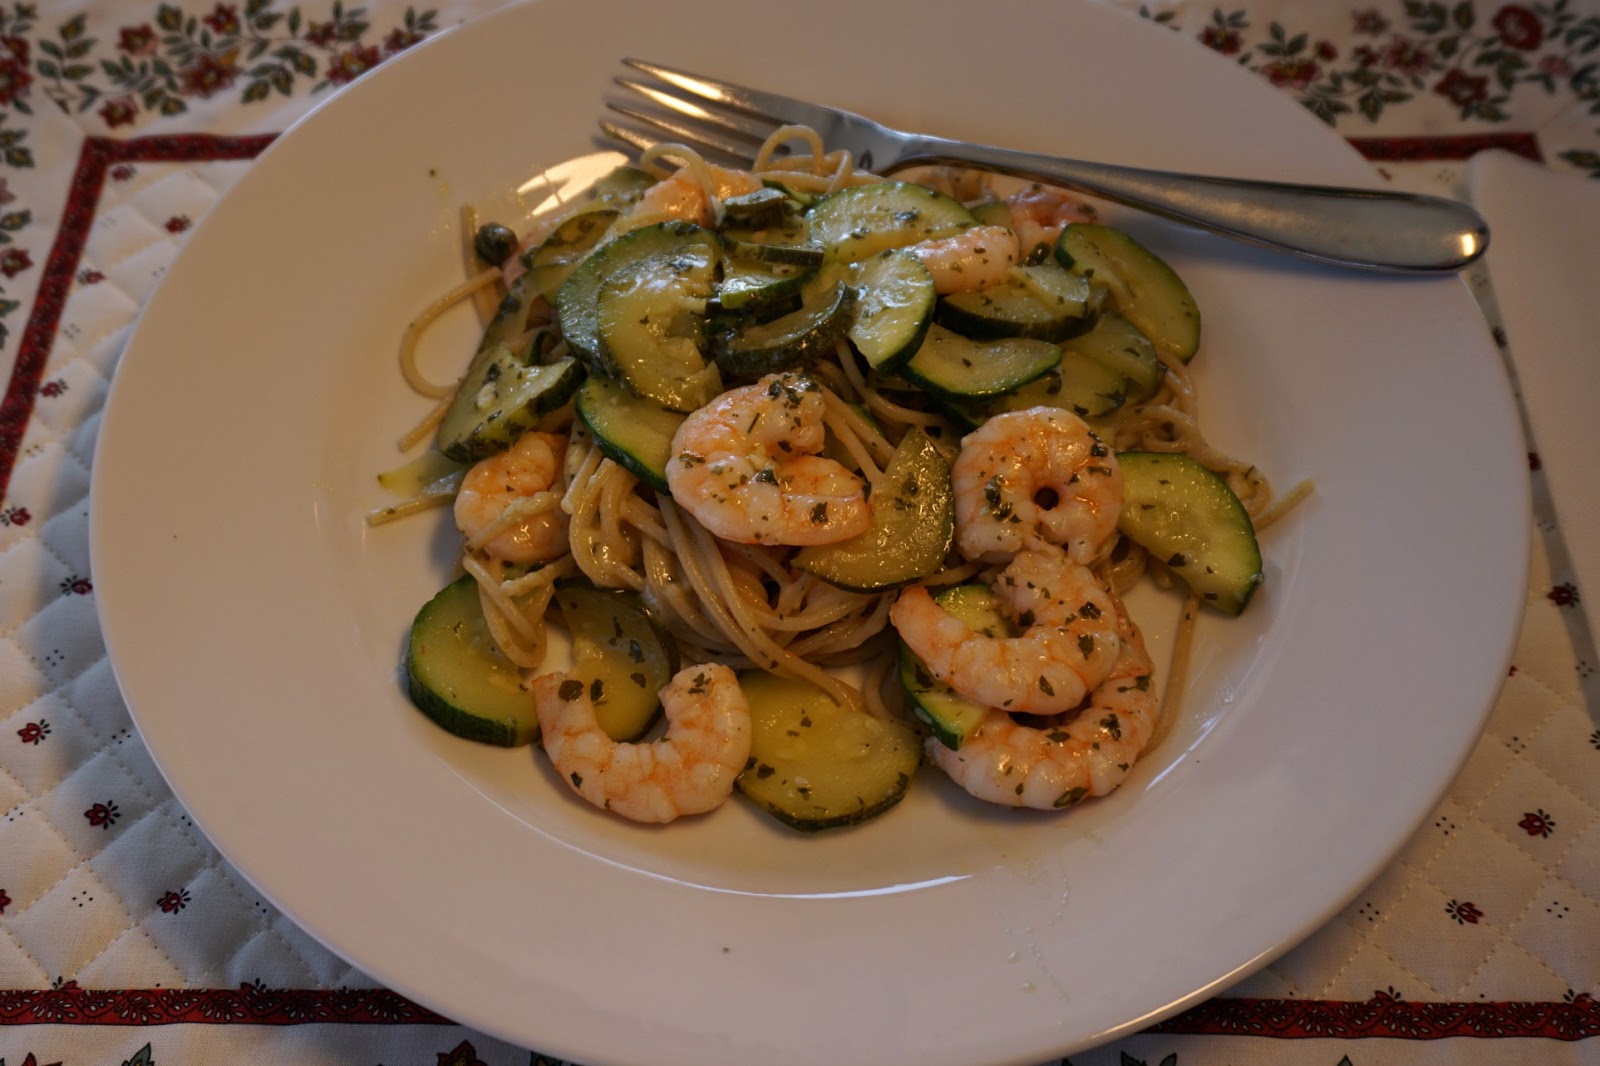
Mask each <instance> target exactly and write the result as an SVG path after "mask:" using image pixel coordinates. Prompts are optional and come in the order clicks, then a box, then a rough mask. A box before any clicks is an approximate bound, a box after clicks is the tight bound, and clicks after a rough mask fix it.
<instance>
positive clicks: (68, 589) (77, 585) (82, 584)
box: [61, 577, 94, 596]
mask: <svg viewBox="0 0 1600 1066" xmlns="http://www.w3.org/2000/svg"><path fill="white" fill-rule="evenodd" d="M93 591H94V586H93V585H91V584H90V583H89V579H88V578H86V577H64V578H62V579H61V593H62V595H71V596H87V595H89V593H91V592H93Z"/></svg>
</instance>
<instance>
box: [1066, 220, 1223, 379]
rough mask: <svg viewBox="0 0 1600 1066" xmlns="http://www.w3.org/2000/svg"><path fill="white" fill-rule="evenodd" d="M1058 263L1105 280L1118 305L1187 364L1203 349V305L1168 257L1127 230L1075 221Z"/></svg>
mask: <svg viewBox="0 0 1600 1066" xmlns="http://www.w3.org/2000/svg"><path fill="white" fill-rule="evenodd" d="M1055 257H1056V261H1057V262H1058V263H1060V264H1061V265H1062V266H1064V267H1066V268H1067V269H1068V270H1071V271H1073V272H1075V273H1079V274H1084V275H1086V276H1088V277H1090V278H1091V279H1092V280H1095V281H1098V282H1101V283H1103V284H1105V285H1106V286H1107V287H1108V288H1109V290H1110V295H1111V299H1112V301H1113V302H1114V303H1115V304H1116V309H1117V310H1118V311H1119V312H1121V314H1122V316H1123V317H1124V318H1126V319H1128V321H1130V322H1132V323H1133V324H1134V325H1135V326H1137V327H1139V331H1140V332H1141V333H1143V334H1144V335H1145V336H1146V337H1148V338H1150V340H1151V342H1152V343H1154V344H1155V346H1156V347H1157V348H1158V349H1159V350H1160V351H1161V352H1163V353H1164V354H1166V355H1168V356H1169V357H1171V358H1173V359H1178V360H1181V361H1183V362H1185V363H1187V362H1188V361H1189V360H1190V359H1193V358H1194V354H1195V352H1196V351H1198V350H1199V348H1200V307H1199V305H1198V304H1196V303H1195V300H1194V296H1193V294H1191V293H1190V292H1189V287H1188V286H1187V285H1185V284H1184V282H1183V279H1182V278H1180V277H1179V276H1178V273H1177V271H1175V270H1173V269H1172V267H1171V266H1169V265H1168V264H1167V261H1166V260H1164V259H1162V258H1161V257H1160V256H1158V255H1156V254H1155V253H1154V252H1152V251H1151V250H1150V249H1148V248H1146V247H1145V246H1144V245H1142V244H1140V243H1139V242H1138V241H1136V240H1134V239H1133V238H1132V237H1130V236H1129V235H1128V234H1126V233H1124V232H1123V231H1122V230H1119V229H1113V228H1112V227H1110V226H1102V225H1099V224H1096V223H1090V222H1074V223H1072V224H1070V225H1068V226H1067V227H1066V228H1065V229H1063V230H1062V231H1061V235H1060V236H1059V237H1057V238H1056V246H1055Z"/></svg>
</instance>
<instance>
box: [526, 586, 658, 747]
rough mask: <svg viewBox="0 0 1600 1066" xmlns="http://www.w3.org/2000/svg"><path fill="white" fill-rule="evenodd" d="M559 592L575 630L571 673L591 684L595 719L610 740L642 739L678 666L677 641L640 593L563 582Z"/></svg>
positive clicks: (566, 617) (570, 629) (564, 617)
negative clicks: (661, 623) (649, 608)
mask: <svg viewBox="0 0 1600 1066" xmlns="http://www.w3.org/2000/svg"><path fill="white" fill-rule="evenodd" d="M555 598H556V603H557V604H558V605H559V606H560V608H561V617H562V620H563V621H565V622H566V624H567V632H569V633H570V634H571V635H572V658H573V666H572V673H573V674H574V675H575V676H576V677H577V678H578V679H579V680H581V681H582V682H583V683H584V685H585V687H586V688H587V689H588V692H589V701H590V702H591V703H592V704H593V705H594V718H595V722H596V723H597V724H598V725H599V726H600V728H601V730H602V731H604V733H605V734H606V736H608V737H610V738H611V739H612V740H619V741H632V740H638V739H639V738H640V737H642V736H644V735H645V733H647V732H648V731H649V729H650V727H651V726H652V725H653V724H655V720H656V717H657V715H658V714H659V712H660V710H661V697H660V693H661V690H662V689H663V688H665V687H666V686H667V682H669V681H671V680H672V675H673V674H675V673H677V672H678V646H677V643H676V642H675V641H674V640H673V639H672V638H671V637H670V636H668V635H667V634H666V632H665V631H663V630H662V629H661V627H660V626H658V625H656V624H655V622H654V620H652V619H651V617H650V615H649V613H648V612H647V611H646V610H645V606H644V601H642V600H641V599H640V598H639V596H638V594H636V593H633V592H624V591H618V590H614V589H597V588H594V587H592V586H589V585H563V586H561V587H559V588H557V589H556V596H555Z"/></svg>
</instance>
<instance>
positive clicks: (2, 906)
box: [0, 888, 11, 914]
mask: <svg viewBox="0 0 1600 1066" xmlns="http://www.w3.org/2000/svg"><path fill="white" fill-rule="evenodd" d="M9 906H11V897H10V896H8V895H6V890H5V889H3V888H0V914H4V913H5V912H6V908H7V907H9Z"/></svg>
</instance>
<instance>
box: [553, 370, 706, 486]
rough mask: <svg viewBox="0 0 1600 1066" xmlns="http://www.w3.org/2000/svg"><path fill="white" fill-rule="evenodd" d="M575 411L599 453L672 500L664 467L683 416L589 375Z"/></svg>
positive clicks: (684, 416) (609, 381) (684, 417)
mask: <svg viewBox="0 0 1600 1066" xmlns="http://www.w3.org/2000/svg"><path fill="white" fill-rule="evenodd" d="M576 409H577V413H578V417H579V418H580V419H582V420H583V424H584V425H585V426H586V427H588V430H589V432H590V433H593V434H594V440H595V445H596V446H597V447H599V449H600V450H601V452H603V453H605V455H606V456H607V457H608V458H609V459H611V460H612V461H613V462H616V463H620V464H621V465H622V466H623V467H624V468H625V469H627V470H628V471H629V472H630V473H632V474H633V475H634V476H635V477H637V478H639V479H640V480H641V481H643V482H644V483H645V484H647V485H649V486H650V487H651V488H653V489H655V490H656V491H657V492H659V493H661V494H662V495H663V496H670V495H671V490H670V489H669V488H668V486H667V462H668V460H669V459H670V458H671V456H672V437H673V435H674V434H675V433H677V432H678V427H679V426H681V425H683V423H684V420H685V419H686V418H688V416H687V415H684V414H681V413H679V412H677V411H669V410H667V409H666V408H665V407H662V406H661V405H660V404H658V403H656V402H654V401H653V400H648V399H645V398H644V397H643V396H635V395H634V394H633V393H631V392H629V391H628V390H627V389H626V388H624V387H623V386H622V385H621V384H619V383H618V382H615V381H612V380H611V379H610V378H602V377H598V376H594V375H591V376H590V377H589V378H588V379H587V380H586V381H584V383H583V385H582V386H581V387H580V388H579V389H578V398H577V404H576Z"/></svg>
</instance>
